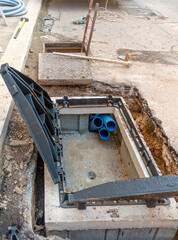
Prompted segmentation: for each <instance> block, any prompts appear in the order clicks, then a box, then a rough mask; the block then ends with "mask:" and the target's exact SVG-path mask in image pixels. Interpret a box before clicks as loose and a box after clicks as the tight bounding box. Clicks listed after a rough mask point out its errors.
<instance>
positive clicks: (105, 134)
mask: <svg viewBox="0 0 178 240" xmlns="http://www.w3.org/2000/svg"><path fill="white" fill-rule="evenodd" d="M99 136H100V138H101V139H104V140H107V139H108V138H109V137H110V132H109V131H108V130H107V129H106V128H105V127H102V128H100V130H99Z"/></svg>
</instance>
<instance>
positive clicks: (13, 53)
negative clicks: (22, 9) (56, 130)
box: [0, 0, 42, 150]
mask: <svg viewBox="0 0 178 240" xmlns="http://www.w3.org/2000/svg"><path fill="white" fill-rule="evenodd" d="M41 3H42V0H30V2H29V4H28V6H27V7H28V12H27V14H26V15H24V16H25V17H28V18H29V22H27V23H25V25H24V27H23V28H22V30H21V32H20V34H19V36H18V38H17V39H14V38H13V36H12V30H13V27H12V29H11V32H10V33H11V36H12V37H11V39H10V41H9V43H8V45H7V47H6V50H5V52H4V53H3V56H2V57H1V59H0V65H1V64H3V63H9V65H10V66H12V67H14V68H16V69H18V70H19V71H23V69H24V66H25V60H26V57H27V55H28V51H29V48H30V44H31V40H32V36H33V31H34V27H35V24H36V21H37V18H38V14H39V11H40V9H41ZM14 21H15V20H14ZM16 24H17V23H16ZM14 26H15V23H14ZM5 35H6V31H5ZM6 37H7V35H6ZM5 39H6V40H7V42H8V39H9V38H8V37H7V38H5ZM3 41H4V42H5V40H3ZM7 42H6V43H7ZM4 46H5V45H4ZM0 90H1V95H0V150H1V149H2V145H3V142H4V137H5V135H6V131H7V126H8V122H9V118H10V116H11V112H12V108H13V101H12V98H11V96H10V94H9V92H8V90H7V87H6V86H5V84H4V81H3V79H2V77H1V76H0Z"/></svg>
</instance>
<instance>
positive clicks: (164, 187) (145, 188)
mask: <svg viewBox="0 0 178 240" xmlns="http://www.w3.org/2000/svg"><path fill="white" fill-rule="evenodd" d="M175 196H178V176H177V175H164V176H156V177H149V178H138V179H130V180H122V181H116V182H109V183H104V184H100V185H97V186H94V187H90V188H87V189H84V190H81V191H78V192H74V193H73V194H70V195H69V203H76V202H79V203H86V202H94V201H109V200H110V201H115V200H134V199H138V200H139V199H157V198H169V197H175Z"/></svg>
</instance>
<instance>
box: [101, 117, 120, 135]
mask: <svg viewBox="0 0 178 240" xmlns="http://www.w3.org/2000/svg"><path fill="white" fill-rule="evenodd" d="M100 117H101V118H102V119H103V123H104V126H105V127H106V128H107V130H109V131H110V132H112V131H114V130H115V129H116V127H117V124H116V122H115V121H114V119H113V118H112V117H110V116H108V115H100Z"/></svg>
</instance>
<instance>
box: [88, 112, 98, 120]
mask: <svg viewBox="0 0 178 240" xmlns="http://www.w3.org/2000/svg"><path fill="white" fill-rule="evenodd" d="M96 116H97V114H95V113H92V114H90V115H89V120H92V119H93V118H94V117H96Z"/></svg>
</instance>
